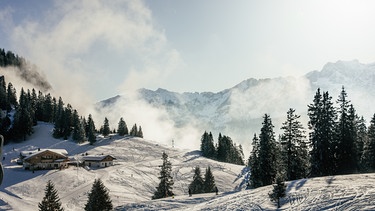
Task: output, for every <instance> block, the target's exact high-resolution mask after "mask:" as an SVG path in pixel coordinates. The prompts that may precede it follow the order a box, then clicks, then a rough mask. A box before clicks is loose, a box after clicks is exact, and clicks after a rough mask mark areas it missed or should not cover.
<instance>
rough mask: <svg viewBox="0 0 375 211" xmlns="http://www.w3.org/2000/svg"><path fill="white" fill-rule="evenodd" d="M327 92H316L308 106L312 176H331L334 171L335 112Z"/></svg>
mask: <svg viewBox="0 0 375 211" xmlns="http://www.w3.org/2000/svg"><path fill="white" fill-rule="evenodd" d="M331 100H332V98H331V97H330V96H329V94H328V92H323V95H321V93H320V89H318V90H317V92H316V94H315V96H314V100H313V103H312V104H310V105H308V116H309V119H310V120H309V123H308V125H309V129H310V130H311V132H310V134H309V137H310V145H311V151H310V155H311V156H310V159H311V161H310V164H311V175H312V176H326V175H332V174H333V173H334V172H335V170H336V167H335V162H334V148H335V146H334V135H335V125H336V123H335V120H336V112H335V109H334V107H333V103H332V101H331Z"/></svg>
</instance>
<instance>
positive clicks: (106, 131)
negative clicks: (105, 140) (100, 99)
mask: <svg viewBox="0 0 375 211" xmlns="http://www.w3.org/2000/svg"><path fill="white" fill-rule="evenodd" d="M110 132H111V129H110V128H109V122H108V119H107V117H105V118H104V125H103V131H102V135H103V136H108V135H109V133H110Z"/></svg>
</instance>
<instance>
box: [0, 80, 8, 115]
mask: <svg viewBox="0 0 375 211" xmlns="http://www.w3.org/2000/svg"><path fill="white" fill-rule="evenodd" d="M0 110H8V102H7V89H6V83H5V77H4V76H0Z"/></svg>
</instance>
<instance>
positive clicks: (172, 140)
mask: <svg viewBox="0 0 375 211" xmlns="http://www.w3.org/2000/svg"><path fill="white" fill-rule="evenodd" d="M172 148H174V140H173V139H172Z"/></svg>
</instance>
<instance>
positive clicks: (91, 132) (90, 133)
mask: <svg viewBox="0 0 375 211" xmlns="http://www.w3.org/2000/svg"><path fill="white" fill-rule="evenodd" d="M86 137H87V138H88V141H89V142H90V144H91V145H92V144H94V143H95V142H96V135H95V123H94V120H93V119H92V116H91V114H89V118H88V120H87V132H86Z"/></svg>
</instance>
